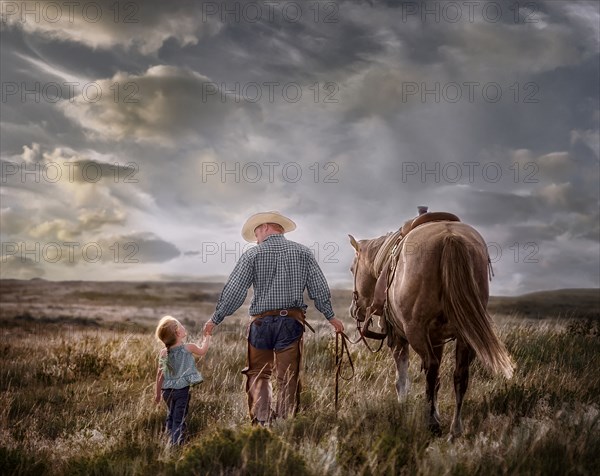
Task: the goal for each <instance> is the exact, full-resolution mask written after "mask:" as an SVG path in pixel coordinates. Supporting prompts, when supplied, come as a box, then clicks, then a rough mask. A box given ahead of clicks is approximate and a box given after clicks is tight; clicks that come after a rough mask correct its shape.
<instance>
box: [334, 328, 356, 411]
mask: <svg viewBox="0 0 600 476" xmlns="http://www.w3.org/2000/svg"><path fill="white" fill-rule="evenodd" d="M340 342H341V343H340ZM348 342H350V343H352V342H351V341H350V339H349V338H348V336H347V335H346V334H345V333H344V332H336V334H335V413H336V414H337V411H338V400H339V393H340V379H342V380H346V381H350V380H352V379H353V378H354V374H355V373H356V372H355V370H354V362H352V357H351V356H350V350H349V349H348ZM344 354H345V355H346V356H348V365H349V366H350V368H351V369H352V374H351V375H349V376H348V377H344V376H343V375H342V364H343V362H344Z"/></svg>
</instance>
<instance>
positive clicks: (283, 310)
mask: <svg viewBox="0 0 600 476" xmlns="http://www.w3.org/2000/svg"><path fill="white" fill-rule="evenodd" d="M279 315H280V316H287V315H288V310H287V309H282V310H281V311H279Z"/></svg>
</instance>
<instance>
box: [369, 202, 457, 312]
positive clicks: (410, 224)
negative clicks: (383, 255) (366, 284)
mask: <svg viewBox="0 0 600 476" xmlns="http://www.w3.org/2000/svg"><path fill="white" fill-rule="evenodd" d="M433 221H460V218H458V217H457V216H456V215H454V214H453V213H447V212H425V213H422V214H420V215H419V216H418V217H416V218H414V219H412V220H408V221H406V222H405V223H404V225H402V232H401V233H400V236H399V238H398V241H397V242H396V243H395V245H394V247H393V248H392V251H391V253H390V256H389V257H388V259H387V261H386V262H385V264H384V265H383V268H382V269H381V272H380V273H379V276H378V278H377V283H376V284H375V291H374V292H373V302H372V303H371V306H370V308H369V309H368V312H369V314H374V315H376V316H383V314H384V309H385V304H386V301H387V290H388V286H389V284H390V283H389V278H390V275H391V273H392V272H393V271H394V269H395V268H396V264H397V262H398V258H399V256H400V250H401V249H402V244H403V242H404V238H406V236H407V235H408V234H409V233H410V232H411V231H412V230H414V229H415V228H417V227H419V226H421V225H423V224H425V223H430V222H433Z"/></svg>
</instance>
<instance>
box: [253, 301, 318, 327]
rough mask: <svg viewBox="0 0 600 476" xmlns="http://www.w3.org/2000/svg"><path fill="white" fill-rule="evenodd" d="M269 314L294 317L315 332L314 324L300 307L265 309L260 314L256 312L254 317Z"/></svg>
mask: <svg viewBox="0 0 600 476" xmlns="http://www.w3.org/2000/svg"><path fill="white" fill-rule="evenodd" d="M267 316H289V317H291V318H292V319H296V320H297V321H298V322H299V323H300V324H302V325H303V326H306V327H308V328H309V329H310V330H311V331H312V332H313V333H314V332H315V330H314V329H313V328H312V326H311V325H310V324H309V323H308V322H307V321H306V315H305V314H304V311H303V310H302V309H300V308H299V307H291V308H289V309H273V310H271V311H265V312H262V313H260V314H256V315H255V316H252V318H253V319H260V318H261V317H267Z"/></svg>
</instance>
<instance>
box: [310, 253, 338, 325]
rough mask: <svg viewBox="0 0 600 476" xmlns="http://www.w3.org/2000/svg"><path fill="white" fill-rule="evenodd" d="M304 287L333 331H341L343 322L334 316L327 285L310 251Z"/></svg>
mask: <svg viewBox="0 0 600 476" xmlns="http://www.w3.org/2000/svg"><path fill="white" fill-rule="evenodd" d="M306 289H307V290H308V297H309V298H311V299H312V300H313V301H314V303H315V307H316V308H317V309H318V310H319V311H320V312H321V313H322V314H323V315H324V316H325V318H326V319H327V320H328V321H329V323H330V324H331V325H332V326H333V327H334V328H335V331H336V332H343V331H344V324H342V321H340V320H339V319H336V318H335V317H334V312H333V307H332V306H331V292H330V291H329V285H328V284H327V280H326V279H325V275H324V274H323V271H321V268H320V267H319V264H318V263H317V261H316V260H315V258H314V256H313V255H312V253H310V255H309V261H308V282H307V283H306Z"/></svg>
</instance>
